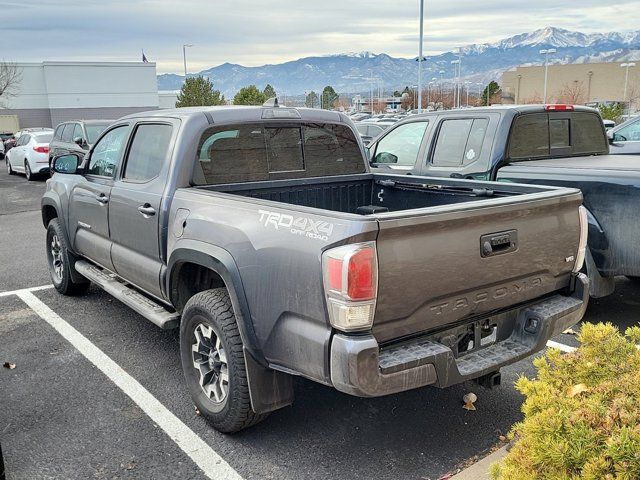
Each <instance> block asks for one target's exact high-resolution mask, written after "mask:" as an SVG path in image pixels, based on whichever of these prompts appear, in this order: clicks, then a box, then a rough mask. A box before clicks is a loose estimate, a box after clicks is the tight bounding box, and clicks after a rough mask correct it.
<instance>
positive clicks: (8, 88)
mask: <svg viewBox="0 0 640 480" xmlns="http://www.w3.org/2000/svg"><path fill="white" fill-rule="evenodd" d="M21 79H22V74H21V73H20V70H19V69H18V66H17V65H16V64H15V63H7V62H5V61H2V62H0V106H5V104H6V101H7V100H8V99H9V98H10V97H13V96H15V95H16V92H17V87H18V84H19V83H20V80H21Z"/></svg>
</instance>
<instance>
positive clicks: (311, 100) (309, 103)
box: [304, 91, 320, 108]
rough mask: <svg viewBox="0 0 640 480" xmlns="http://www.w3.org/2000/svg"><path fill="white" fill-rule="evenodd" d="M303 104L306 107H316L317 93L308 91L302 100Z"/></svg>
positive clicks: (317, 104) (318, 104) (317, 103)
mask: <svg viewBox="0 0 640 480" xmlns="http://www.w3.org/2000/svg"><path fill="white" fill-rule="evenodd" d="M304 104H305V106H306V107H308V108H316V107H318V106H320V102H319V101H318V94H317V93H316V92H314V91H311V92H309V93H308V94H307V97H306V98H305V100H304Z"/></svg>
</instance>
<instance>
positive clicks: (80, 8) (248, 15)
mask: <svg viewBox="0 0 640 480" xmlns="http://www.w3.org/2000/svg"><path fill="white" fill-rule="evenodd" d="M418 6H419V1H418V0H409V1H406V0H400V1H393V0H368V1H366V2H365V1H360V0H351V1H348V0H347V1H345V0H322V1H314V2H305V1H296V0H264V1H260V0H208V1H207V0H182V1H175V0H174V1H166V0H128V1H126V0H85V1H82V2H78V1H70V0H19V1H11V0H9V1H7V0H1V2H0V10H1V11H2V12H3V27H2V41H1V42H0V45H2V48H1V53H0V58H4V59H5V60H7V61H42V60H99V61H108V60H114V61H120V60H124V61H131V60H139V59H140V49H141V48H144V50H145V53H146V55H147V57H148V58H149V60H150V61H155V62H156V63H157V68H158V72H159V73H165V72H181V71H182V44H184V43H193V44H194V47H192V48H190V49H189V50H188V59H189V70H190V71H199V70H202V69H204V68H208V67H211V66H214V65H218V64H221V63H224V62H230V63H240V64H243V65H263V64H265V63H280V62H283V61H287V60H294V59H297V58H300V57H305V56H311V55H326V54H332V53H342V52H350V51H356V52H357V51H364V50H367V51H372V52H375V53H381V52H384V53H388V54H390V55H394V56H403V57H411V56H414V55H417V38H418ZM638 12H640V0H633V1H631V0H627V1H625V0H616V2H615V4H614V3H612V2H609V1H607V0H579V1H576V0H571V1H568V0H564V1H563V0H536V1H534V2H532V1H530V0H528V1H521V0H494V1H490V2H479V1H477V0H449V1H442V0H438V1H433V0H426V2H425V52H426V53H427V54H433V53H440V52H443V51H447V50H451V49H452V48H454V47H456V46H459V45H466V44H470V43H484V42H492V41H496V40H500V39H502V38H504V37H508V36H512V35H516V34H519V33H523V32H530V31H533V30H536V29H538V28H543V27H546V26H555V27H560V28H566V29H569V30H578V31H582V32H585V33H591V32H608V31H629V30H637V29H640V23H639V22H638V19H639V18H640V16H639V15H640V14H639V13H638Z"/></svg>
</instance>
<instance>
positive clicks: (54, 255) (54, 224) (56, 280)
mask: <svg viewBox="0 0 640 480" xmlns="http://www.w3.org/2000/svg"><path fill="white" fill-rule="evenodd" d="M46 250H47V260H48V262H47V263H48V264H49V275H50V276H51V281H52V282H53V286H54V287H55V289H56V290H58V292H60V293H61V294H63V295H80V294H82V293H85V292H86V291H87V289H88V288H89V286H90V285H91V283H90V282H89V280H86V281H84V282H76V281H74V280H73V278H72V276H71V272H70V269H72V268H75V267H74V265H75V263H76V260H77V258H76V257H75V256H74V255H73V254H72V253H71V252H69V250H68V249H67V242H66V240H65V237H64V232H63V230H62V227H61V226H60V222H59V220H58V219H57V218H54V219H53V220H51V221H50V222H49V226H48V227H47V243H46ZM57 266H61V269H57V268H56V267H57Z"/></svg>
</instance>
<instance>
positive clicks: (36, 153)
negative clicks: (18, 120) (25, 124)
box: [7, 131, 53, 181]
mask: <svg viewBox="0 0 640 480" xmlns="http://www.w3.org/2000/svg"><path fill="white" fill-rule="evenodd" d="M52 137H53V133H52V131H35V132H27V133H23V134H22V135H20V138H18V141H17V142H16V145H15V147H13V148H12V149H11V150H9V152H7V172H8V173H9V175H13V174H14V173H15V172H20V173H24V174H25V176H26V177H27V180H29V181H31V180H34V179H35V177H37V176H38V175H42V174H46V173H49V142H50V141H51V138H52Z"/></svg>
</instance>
